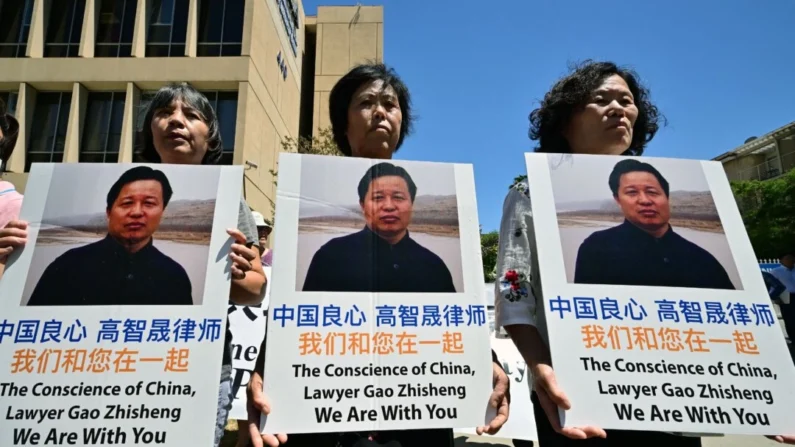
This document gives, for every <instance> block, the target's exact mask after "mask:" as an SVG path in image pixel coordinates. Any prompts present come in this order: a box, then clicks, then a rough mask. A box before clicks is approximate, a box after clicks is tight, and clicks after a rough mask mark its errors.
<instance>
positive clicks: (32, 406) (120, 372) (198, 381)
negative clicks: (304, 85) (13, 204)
mask: <svg viewBox="0 0 795 447" xmlns="http://www.w3.org/2000/svg"><path fill="white" fill-rule="evenodd" d="M242 176H243V172H242V168H240V167H231V166H230V167H209V166H175V165H141V164H135V165H132V164H85V163H80V164H70V163H64V164H60V163H57V164H34V165H33V168H32V170H31V173H30V177H29V180H28V185H27V188H26V194H25V201H24V205H23V208H22V215H21V219H23V220H26V221H28V222H29V223H30V226H29V228H28V243H27V246H26V247H25V248H24V249H23V250H21V251H16V252H15V253H14V254H13V255H12V257H11V258H10V260H9V264H8V267H7V269H6V271H5V275H4V276H3V278H2V280H0V297H1V298H0V307H2V309H3V316H2V318H0V362H2V363H4V366H3V367H2V368H0V398H1V399H0V402H2V404H0V414H2V418H0V445H109V444H119V445H144V444H158V445H165V446H184V445H208V444H211V443H212V439H213V437H214V426H215V415H216V409H217V405H218V384H219V379H220V370H221V354H222V349H223V342H224V327H225V326H224V325H225V319H224V316H225V310H226V303H227V300H228V296H229V287H230V274H229V268H230V262H231V261H229V257H228V252H229V246H230V244H231V239H230V238H229V236H228V235H227V233H226V229H227V228H234V227H236V226H237V216H238V208H239V203H240V202H239V201H240V185H241V183H242Z"/></svg>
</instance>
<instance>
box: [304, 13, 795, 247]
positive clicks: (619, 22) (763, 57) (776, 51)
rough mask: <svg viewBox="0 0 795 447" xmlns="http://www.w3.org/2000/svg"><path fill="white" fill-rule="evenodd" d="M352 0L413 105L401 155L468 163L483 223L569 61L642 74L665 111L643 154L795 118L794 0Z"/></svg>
mask: <svg viewBox="0 0 795 447" xmlns="http://www.w3.org/2000/svg"><path fill="white" fill-rule="evenodd" d="M360 3H361V4H363V5H383V6H384V62H385V63H387V64H388V65H391V66H392V67H394V68H395V70H396V71H397V72H398V74H399V75H400V76H401V77H402V78H403V80H404V82H405V83H406V84H407V85H408V87H409V90H410V92H411V95H412V105H413V107H414V110H415V111H416V112H417V115H418V119H417V121H416V123H415V127H414V134H413V135H411V136H410V137H408V138H407V139H406V140H405V142H404V144H403V146H402V147H401V148H400V150H399V151H398V153H397V154H396V158H398V159H407V160H425V161H441V162H456V163H471V164H473V165H474V172H475V185H476V191H477V202H478V214H479V220H480V224H481V225H482V228H483V231H490V230H494V229H497V228H498V227H499V223H500V215H501V212H502V203H503V199H504V196H505V194H506V193H507V189H508V187H509V185H510V184H511V183H512V181H513V178H514V177H515V176H517V175H520V174H524V173H525V168H524V165H523V157H522V153H524V152H528V151H532V150H533V148H534V147H535V142H534V141H531V140H530V139H529V138H528V136H527V131H528V124H529V123H528V120H527V117H528V115H529V113H530V112H531V111H532V110H533V109H534V108H536V107H537V106H538V102H539V100H540V99H541V98H543V96H544V94H545V93H546V91H547V90H548V89H549V88H550V87H551V86H552V84H553V83H554V82H555V81H556V80H557V79H558V78H560V77H561V76H562V75H565V74H566V73H567V72H568V66H569V64H571V63H574V62H578V61H582V60H584V59H595V60H610V61H614V62H616V63H618V64H619V65H627V66H630V67H631V68H633V69H635V70H636V71H637V72H638V73H639V74H640V77H641V80H642V82H643V83H644V84H645V85H646V86H647V87H648V88H649V89H650V90H651V98H652V100H653V101H654V103H655V104H656V105H657V107H658V108H659V109H660V110H661V111H662V113H663V114H664V115H665V117H666V118H667V120H668V125H667V126H666V127H663V128H662V129H661V130H660V131H659V132H658V134H657V135H656V136H655V138H654V139H653V140H652V141H651V143H649V145H648V146H647V149H646V153H645V155H648V156H658V157H681V158H695V159H705V160H708V159H711V158H714V157H715V156H718V155H720V154H722V153H724V152H727V151H730V150H732V149H734V148H736V147H737V146H739V145H741V144H742V143H743V141H745V140H746V139H747V138H748V137H751V136H761V135H763V134H765V133H767V132H770V131H772V130H775V129H777V128H779V127H781V126H783V125H785V124H787V123H789V122H792V121H795V57H793V54H795V53H794V50H793V48H794V46H795V0H764V1H751V0H729V1H719V0H703V1H683V0H666V1H659V0H658V1H640V2H623V3H622V2H618V3H610V2H608V3H605V2H593V1H587V0H569V1H565V2H552V1H542V0H530V1H528V0H512V1H474V0H466V1H464V0H433V1H428V0H421V1H420V0H380V1H361V2H360ZM303 4H304V9H305V12H306V14H309V15H311V14H315V13H316V11H317V5H318V4H321V5H322V4H326V5H328V4H334V5H355V4H356V2H355V1H347V0H304V1H303Z"/></svg>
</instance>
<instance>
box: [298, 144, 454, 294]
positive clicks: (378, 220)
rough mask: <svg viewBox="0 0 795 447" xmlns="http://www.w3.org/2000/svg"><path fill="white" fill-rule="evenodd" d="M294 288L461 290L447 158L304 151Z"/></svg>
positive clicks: (312, 289) (451, 187)
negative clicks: (386, 157)
mask: <svg viewBox="0 0 795 447" xmlns="http://www.w3.org/2000/svg"><path fill="white" fill-rule="evenodd" d="M298 225H299V229H298V256H297V266H296V278H295V287H296V289H295V290H296V291H326V292H409V293H411V292H414V293H435V292H436V293H462V292H464V286H463V284H464V281H463V270H462V264H461V242H460V239H459V233H460V232H459V222H458V201H457V198H456V183H455V172H454V168H453V166H452V165H445V164H439V163H421V162H406V161H385V162H379V161H373V160H365V159H353V158H339V157H304V158H303V159H302V164H301V189H300V204H299V223H298Z"/></svg>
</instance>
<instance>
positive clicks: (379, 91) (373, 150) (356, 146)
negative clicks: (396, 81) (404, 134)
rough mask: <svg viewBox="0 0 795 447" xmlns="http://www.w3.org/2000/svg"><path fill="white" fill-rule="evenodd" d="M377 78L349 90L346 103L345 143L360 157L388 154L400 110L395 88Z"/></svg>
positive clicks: (395, 141)
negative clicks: (354, 89)
mask: <svg viewBox="0 0 795 447" xmlns="http://www.w3.org/2000/svg"><path fill="white" fill-rule="evenodd" d="M383 86H384V82H383V81H381V80H377V81H372V82H368V83H366V84H364V85H362V86H361V87H359V89H358V90H356V92H355V93H354V94H353V97H352V98H351V103H350V104H349V105H348V130H347V132H346V135H347V137H348V144H350V146H351V155H353V156H354V157H362V158H380V159H389V158H392V154H393V153H394V152H395V148H396V147H397V144H398V140H400V125H401V123H402V122H403V114H402V113H401V111H400V103H399V101H398V97H397V94H396V93H395V89H393V88H392V86H391V85H390V86H387V87H386V88H384V87H383Z"/></svg>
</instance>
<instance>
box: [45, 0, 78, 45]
mask: <svg viewBox="0 0 795 447" xmlns="http://www.w3.org/2000/svg"><path fill="white" fill-rule="evenodd" d="M50 6H51V9H50V19H49V20H50V23H49V26H48V27H47V39H46V40H45V41H44V57H77V51H78V50H79V49H80V33H81V32H82V30H83V14H84V13H85V10H86V1H85V0H58V1H55V2H50Z"/></svg>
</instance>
